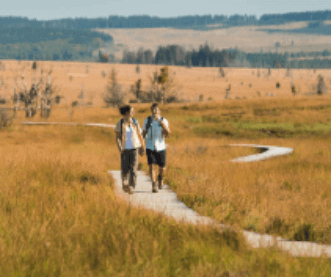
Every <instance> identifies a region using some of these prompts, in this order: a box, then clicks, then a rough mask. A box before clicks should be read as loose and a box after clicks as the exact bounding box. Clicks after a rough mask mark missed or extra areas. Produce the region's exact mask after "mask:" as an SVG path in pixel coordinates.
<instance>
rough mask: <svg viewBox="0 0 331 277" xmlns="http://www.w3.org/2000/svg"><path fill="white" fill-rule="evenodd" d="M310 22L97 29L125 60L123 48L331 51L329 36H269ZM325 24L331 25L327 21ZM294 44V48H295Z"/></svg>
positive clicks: (295, 34) (110, 48)
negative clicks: (171, 46) (198, 28)
mask: <svg viewBox="0 0 331 277" xmlns="http://www.w3.org/2000/svg"><path fill="white" fill-rule="evenodd" d="M307 24H308V22H293V23H286V24H280V25H266V26H239V27H229V28H220V29H214V30H206V31H199V30H190V29H188V30H185V29H173V28H141V29H139V28H136V29H95V30H96V31H99V32H103V33H106V34H109V35H111V36H113V38H114V45H115V47H114V46H108V45H105V46H104V48H102V50H103V51H104V52H106V53H108V52H109V53H112V54H115V56H116V57H117V58H121V54H122V51H123V49H127V50H130V51H137V50H138V49H139V48H144V49H151V50H152V51H156V50H157V48H158V46H165V45H173V44H175V45H180V46H183V47H184V48H185V49H199V46H200V45H204V44H205V43H208V45H209V46H211V47H212V48H214V49H228V48H238V49H240V50H242V51H245V52H253V53H254V52H255V53H256V52H260V50H261V49H263V51H264V52H269V51H271V52H275V51H276V49H275V44H276V42H279V43H280V45H281V46H280V47H279V49H278V51H279V52H286V51H288V52H301V51H304V52H310V51H323V50H325V49H328V50H330V49H331V48H330V47H331V46H330V45H331V38H330V36H327V35H317V34H301V33H285V32H284V33H268V32H266V31H264V29H271V30H272V29H279V30H285V31H287V30H295V29H301V28H305V27H307ZM324 24H330V21H325V22H324ZM292 41H293V42H294V45H293V46H292Z"/></svg>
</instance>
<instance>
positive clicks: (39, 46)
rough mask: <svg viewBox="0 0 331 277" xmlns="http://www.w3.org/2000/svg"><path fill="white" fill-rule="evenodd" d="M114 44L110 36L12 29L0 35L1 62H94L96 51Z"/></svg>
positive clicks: (60, 30) (40, 29)
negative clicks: (109, 43) (9, 60)
mask: <svg viewBox="0 0 331 277" xmlns="http://www.w3.org/2000/svg"><path fill="white" fill-rule="evenodd" d="M112 41H113V38H112V37H111V36H110V35H107V34H102V33H98V32H93V31H87V30H66V29H52V28H39V27H22V28H8V29H2V30H1V32H0V59H17V60H53V61H57V60H92V59H93V58H92V52H93V50H96V49H99V48H100V47H102V45H103V44H104V43H105V42H112ZM94 60H95V58H94Z"/></svg>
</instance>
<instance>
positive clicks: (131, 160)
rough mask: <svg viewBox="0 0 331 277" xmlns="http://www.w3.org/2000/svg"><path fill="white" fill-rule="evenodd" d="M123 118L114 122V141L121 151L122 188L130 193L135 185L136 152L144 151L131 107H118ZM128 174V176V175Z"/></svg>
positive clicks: (142, 141) (141, 153) (139, 130)
mask: <svg viewBox="0 0 331 277" xmlns="http://www.w3.org/2000/svg"><path fill="white" fill-rule="evenodd" d="M120 113H121V115H122V116H123V118H122V119H121V120H120V121H119V122H118V123H117V124H116V128H115V132H116V143H117V146H118V149H119V151H120V153H121V172H122V189H123V191H125V192H128V193H130V194H132V193H133V188H135V187H136V182H137V169H138V152H139V154H140V155H141V156H143V155H144V152H145V142H144V139H143V137H142V135H141V128H140V126H139V123H138V121H137V120H136V119H135V118H133V114H134V112H133V108H132V107H131V106H130V105H125V106H123V107H121V108H120ZM129 175H130V176H129Z"/></svg>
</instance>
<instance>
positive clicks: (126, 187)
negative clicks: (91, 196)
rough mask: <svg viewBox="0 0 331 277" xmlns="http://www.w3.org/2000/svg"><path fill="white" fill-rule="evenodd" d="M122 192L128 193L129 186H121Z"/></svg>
mask: <svg viewBox="0 0 331 277" xmlns="http://www.w3.org/2000/svg"><path fill="white" fill-rule="evenodd" d="M122 190H123V191H124V192H128V191H129V186H128V185H124V184H122Z"/></svg>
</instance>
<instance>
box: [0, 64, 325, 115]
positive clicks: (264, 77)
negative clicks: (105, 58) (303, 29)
mask: <svg viewBox="0 0 331 277" xmlns="http://www.w3.org/2000/svg"><path fill="white" fill-rule="evenodd" d="M2 63H3V64H4V65H5V68H6V70H5V71H0V81H1V83H3V84H4V85H2V86H1V87H0V96H3V97H5V98H6V99H7V100H10V97H12V95H13V89H14V80H15V76H17V77H20V76H21V74H22V72H24V73H25V80H26V83H27V84H28V86H29V87H30V85H31V82H32V77H33V76H32V75H33V73H32V70H31V65H32V62H27V61H25V62H20V63H18V62H17V61H3V62H2ZM113 67H114V68H115V70H116V72H117V78H118V83H119V84H121V85H122V88H123V92H124V93H125V94H126V99H127V101H129V99H133V98H134V96H133V95H132V94H131V93H130V92H129V91H130V86H131V85H134V84H135V82H136V81H137V80H138V79H141V80H142V90H143V91H148V90H149V89H150V86H151V81H150V78H151V77H152V76H153V73H154V72H155V71H158V72H159V71H160V68H161V66H154V65H141V66H140V73H137V72H136V66H135V65H126V64H100V63H89V64H86V63H80V62H68V63H66V62H39V69H41V68H43V69H44V70H45V71H48V70H50V69H52V70H53V71H52V80H53V83H54V84H55V86H56V88H57V93H58V94H60V95H63V96H64V97H65V99H64V101H62V104H61V106H62V107H67V110H68V113H70V112H71V110H70V107H71V103H72V102H73V101H76V100H78V101H80V100H79V99H78V96H79V95H80V94H81V91H82V88H83V86H84V91H85V102H93V106H94V107H102V106H104V101H103V95H104V93H105V91H106V86H107V82H108V77H107V76H109V74H110V71H111V69H112V68H113ZM224 71H225V77H220V74H219V69H218V68H212V67H207V68H186V67H176V66H170V67H169V72H170V77H171V78H172V79H173V90H175V91H176V92H177V93H178V95H179V97H180V98H182V99H183V100H184V101H188V102H196V101H199V96H200V95H203V100H204V101H208V99H209V100H215V101H220V100H224V98H225V96H226V89H227V88H228V87H229V85H231V92H230V99H236V98H237V99H238V98H239V99H240V98H247V99H254V98H266V97H267V98H270V95H273V97H274V98H287V97H292V92H291V83H293V84H294V85H295V87H296V93H297V95H299V96H302V95H306V94H310V93H315V92H316V84H317V79H318V75H322V76H323V77H324V80H325V83H326V85H327V86H330V85H331V71H330V70H322V69H321V70H316V71H315V72H314V71H313V70H308V69H297V70H291V71H290V72H287V70H286V69H272V70H271V72H270V73H271V74H270V75H269V74H268V70H267V69H249V68H246V69H240V68H225V69H224ZM103 73H104V75H103ZM38 74H39V73H38V70H37V76H39V75H38ZM103 76H105V77H103ZM277 83H279V88H277V87H276V84H277Z"/></svg>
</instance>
